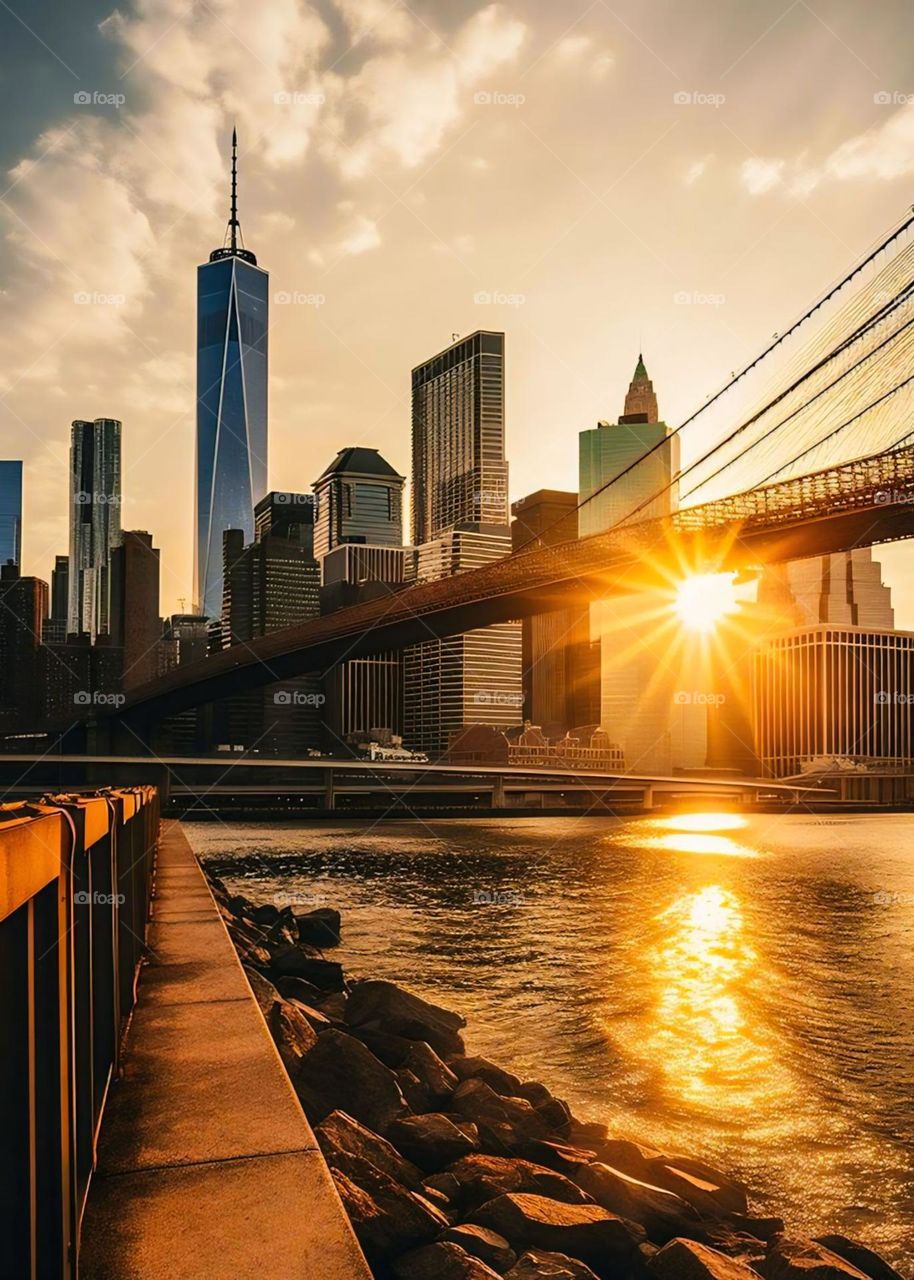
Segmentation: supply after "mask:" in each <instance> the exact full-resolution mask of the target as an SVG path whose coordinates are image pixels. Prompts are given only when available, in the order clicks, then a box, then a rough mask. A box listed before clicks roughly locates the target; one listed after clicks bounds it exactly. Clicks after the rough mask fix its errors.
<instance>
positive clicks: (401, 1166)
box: [314, 1111, 422, 1191]
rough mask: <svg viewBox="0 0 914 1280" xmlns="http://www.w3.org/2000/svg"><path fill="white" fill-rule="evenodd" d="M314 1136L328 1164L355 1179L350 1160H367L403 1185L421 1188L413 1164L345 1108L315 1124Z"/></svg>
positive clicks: (356, 1179) (420, 1181)
mask: <svg viewBox="0 0 914 1280" xmlns="http://www.w3.org/2000/svg"><path fill="white" fill-rule="evenodd" d="M314 1136H315V1137H316V1138H317V1141H318V1144H319V1145H320V1149H321V1151H323V1153H324V1159H325V1160H326V1161H327V1163H328V1164H329V1165H330V1167H331V1168H332V1169H339V1170H340V1171H341V1172H342V1173H345V1174H346V1176H347V1177H350V1178H354V1179H355V1181H356V1182H358V1181H359V1177H358V1173H357V1171H356V1170H357V1166H356V1165H355V1164H354V1163H353V1161H354V1160H359V1161H363V1160H367V1161H368V1162H369V1163H370V1164H373V1165H374V1166H375V1168H377V1169H380V1170H381V1172H382V1173H386V1174H387V1176H388V1177H390V1178H393V1179H394V1181H395V1182H401V1183H402V1184H403V1186H404V1187H411V1188H412V1189H413V1190H414V1191H415V1190H421V1189H422V1177H421V1174H420V1173H419V1170H418V1169H417V1168H416V1166H415V1165H414V1164H412V1163H411V1162H410V1161H409V1160H407V1159H406V1158H405V1157H404V1156H402V1155H401V1154H400V1152H399V1151H398V1150H397V1149H396V1147H394V1146H392V1145H391V1143H389V1142H387V1141H386V1139H384V1138H382V1137H380V1136H379V1135H378V1134H377V1133H373V1132H372V1130H371V1129H366V1128H365V1126H364V1125H361V1124H359V1122H358V1120H354V1119H353V1118H352V1116H349V1115H347V1114H346V1112H345V1111H332V1112H331V1113H330V1115H329V1116H327V1117H326V1118H325V1119H323V1120H322V1121H321V1122H320V1124H319V1125H316V1126H315V1129H314Z"/></svg>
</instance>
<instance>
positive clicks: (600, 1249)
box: [472, 1193, 645, 1277]
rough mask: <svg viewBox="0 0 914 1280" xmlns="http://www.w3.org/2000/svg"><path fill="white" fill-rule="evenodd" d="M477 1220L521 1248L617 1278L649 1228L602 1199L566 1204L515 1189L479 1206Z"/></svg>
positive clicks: (475, 1220) (476, 1213)
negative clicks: (563, 1255)
mask: <svg viewBox="0 0 914 1280" xmlns="http://www.w3.org/2000/svg"><path fill="white" fill-rule="evenodd" d="M472 1220H473V1221H474V1222H477V1223H479V1225H480V1226H483V1227H490V1228H491V1229H492V1230H493V1231H497V1232H498V1234H499V1235H502V1236H504V1237H505V1239H506V1240H508V1241H509V1243H510V1244H511V1245H512V1246H513V1247H514V1248H515V1249H549V1250H555V1251H556V1252H557V1253H567V1254H568V1255H569V1256H570V1257H572V1258H578V1259H580V1261H581V1262H586V1263H587V1265H588V1266H589V1267H591V1268H592V1269H593V1270H594V1271H595V1272H596V1273H597V1275H598V1276H605V1277H615V1276H617V1275H618V1271H619V1264H620V1262H626V1261H628V1260H629V1259H630V1258H631V1257H632V1255H633V1254H634V1253H635V1251H636V1249H637V1247H638V1245H639V1244H640V1243H641V1241H642V1240H644V1238H645V1235H644V1228H643V1227H640V1226H639V1225H638V1224H637V1223H635V1222H628V1221H627V1220H626V1219H625V1218H619V1217H617V1216H616V1214H614V1213H609V1212H608V1211H607V1210H606V1209H601V1208H600V1206H599V1205H597V1204H563V1203H562V1202H561V1201H558V1200H547V1199H546V1197H545V1196H537V1195H525V1194H517V1193H513V1194H509V1195H504V1196H499V1197H498V1198H497V1199H495V1200H490V1201H489V1202H488V1204H484V1205H480V1207H479V1208H478V1209H476V1210H474V1212H473V1215H472Z"/></svg>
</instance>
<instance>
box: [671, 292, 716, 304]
mask: <svg viewBox="0 0 914 1280" xmlns="http://www.w3.org/2000/svg"><path fill="white" fill-rule="evenodd" d="M726 301H727V299H726V296H725V295H724V294H722V293H702V292H701V290H700V289H680V290H679V292H678V293H674V294H673V302H674V303H675V304H676V306H677V307H722V306H723V305H724V303H725V302H726Z"/></svg>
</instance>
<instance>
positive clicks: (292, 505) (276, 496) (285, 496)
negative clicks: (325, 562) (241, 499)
mask: <svg viewBox="0 0 914 1280" xmlns="http://www.w3.org/2000/svg"><path fill="white" fill-rule="evenodd" d="M314 513H315V500H314V495H313V494H311V493H289V492H288V491H283V492H278V491H274V492H272V493H268V494H267V495H266V496H265V497H263V498H261V499H260V501H259V502H258V503H257V505H256V506H255V507H254V541H255V542H262V541H263V539H264V538H266V537H267V536H268V535H269V534H273V535H274V536H275V537H277V538H285V539H286V540H287V541H288V542H294V543H295V544H296V545H297V546H300V547H304V549H305V550H306V551H307V552H308V555H310V556H313V555H314Z"/></svg>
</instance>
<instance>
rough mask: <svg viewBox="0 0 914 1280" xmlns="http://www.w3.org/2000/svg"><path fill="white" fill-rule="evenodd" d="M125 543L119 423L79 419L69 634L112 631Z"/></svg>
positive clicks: (73, 448)
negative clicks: (115, 560) (114, 590)
mask: <svg viewBox="0 0 914 1280" xmlns="http://www.w3.org/2000/svg"><path fill="white" fill-rule="evenodd" d="M120 540H121V424H120V422H118V421H117V419H116V418H96V419H95V421H94V422H85V421H81V420H78V421H76V422H74V423H73V426H72V428H71V433H70V565H69V575H68V590H69V607H68V610H67V633H68V634H69V635H81V634H85V635H88V636H89V638H90V640H91V641H92V642H93V643H94V642H95V640H96V639H97V638H98V637H99V636H100V635H105V634H107V633H108V631H109V617H108V610H109V602H110V594H111V552H112V550H113V549H114V548H115V547H116V546H117V545H118V543H119V542H120Z"/></svg>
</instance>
